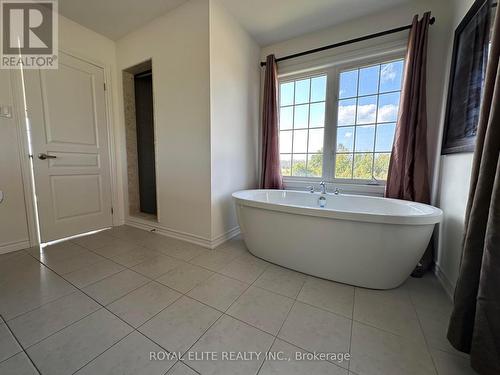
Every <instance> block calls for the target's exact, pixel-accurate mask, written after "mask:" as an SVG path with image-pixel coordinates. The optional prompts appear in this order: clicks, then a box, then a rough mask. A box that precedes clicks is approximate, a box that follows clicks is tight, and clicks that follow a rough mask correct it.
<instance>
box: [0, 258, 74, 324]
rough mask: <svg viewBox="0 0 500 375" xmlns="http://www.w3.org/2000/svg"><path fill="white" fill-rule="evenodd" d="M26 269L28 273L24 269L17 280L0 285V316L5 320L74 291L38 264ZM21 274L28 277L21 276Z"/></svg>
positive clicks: (65, 282) (61, 279)
mask: <svg viewBox="0 0 500 375" xmlns="http://www.w3.org/2000/svg"><path fill="white" fill-rule="evenodd" d="M31 259H32V260H33V261H35V260H34V259H33V258H31ZM35 262H36V261H35ZM37 263H38V262H37ZM27 268H29V271H27V270H26V269H24V270H23V271H21V272H19V277H18V278H17V279H16V278H14V279H13V280H11V282H8V283H5V284H2V287H1V288H0V314H2V315H3V318H4V319H5V320H10V319H12V318H14V317H16V316H18V315H21V314H23V313H26V312H28V311H30V310H33V309H36V308H37V307H39V306H41V305H43V304H45V303H48V302H50V301H54V300H56V299H58V298H60V297H62V296H65V295H67V294H70V293H73V292H75V291H76V289H75V288H74V287H73V286H72V285H71V284H69V283H68V282H67V281H66V280H64V279H63V278H62V277H60V276H59V275H57V274H55V273H54V272H52V271H51V270H49V269H48V268H47V267H45V266H44V265H42V264H40V263H38V266H37V267H31V265H28V266H27ZM23 272H28V273H29V275H26V274H25V275H24V276H22V274H23Z"/></svg>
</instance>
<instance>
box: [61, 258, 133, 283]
mask: <svg viewBox="0 0 500 375" xmlns="http://www.w3.org/2000/svg"><path fill="white" fill-rule="evenodd" d="M124 269H125V267H124V266H122V265H120V264H117V263H115V262H113V261H111V260H108V259H105V260H102V261H100V262H97V263H95V264H92V265H90V266H87V267H84V268H82V269H79V270H77V271H74V272H70V273H67V274H65V275H64V278H65V279H66V280H68V281H69V282H71V283H72V284H73V285H75V286H77V287H78V288H83V287H85V286H87V285H90V284H93V283H95V282H97V281H99V280H102V279H105V278H106V277H108V276H111V275H114V274H116V273H118V272H120V271H123V270H124Z"/></svg>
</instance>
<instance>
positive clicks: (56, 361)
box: [27, 309, 132, 375]
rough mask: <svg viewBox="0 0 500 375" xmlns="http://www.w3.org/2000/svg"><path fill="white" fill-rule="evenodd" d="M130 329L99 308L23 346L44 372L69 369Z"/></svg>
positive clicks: (55, 373)
mask: <svg viewBox="0 0 500 375" xmlns="http://www.w3.org/2000/svg"><path fill="white" fill-rule="evenodd" d="M131 331H132V329H131V328H130V327H129V326H128V325H127V324H125V323H123V322H122V321H121V320H120V319H118V318H117V317H115V316H113V315H112V314H111V313H109V312H108V311H106V310H104V309H101V310H99V311H96V312H95V313H93V314H91V315H89V316H87V317H86V318H84V319H82V320H80V321H78V322H76V323H75V324H73V325H71V326H69V327H66V328H65V329H63V330H62V331H59V332H58V333H56V334H54V335H52V336H50V337H49V338H47V339H45V340H43V341H41V342H39V343H38V344H36V345H34V346H32V347H31V348H29V349H28V350H27V352H28V354H29V356H30V357H31V359H32V360H33V362H34V363H35V364H36V366H37V367H38V368H39V369H40V371H41V372H42V373H44V374H50V375H58V374H68V373H70V374H71V373H73V372H75V371H76V370H78V369H79V368H81V367H82V366H84V365H85V364H87V363H88V362H89V361H91V360H92V359H94V358H95V357H97V356H98V355H99V354H101V353H102V352H104V351H105V350H106V349H108V348H109V347H111V346H112V345H113V344H115V343H116V342H118V341H119V340H121V339H122V338H123V337H125V336H126V335H127V334H129V333H130V332H131Z"/></svg>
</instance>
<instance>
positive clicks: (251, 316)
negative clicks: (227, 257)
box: [227, 287, 293, 335]
mask: <svg viewBox="0 0 500 375" xmlns="http://www.w3.org/2000/svg"><path fill="white" fill-rule="evenodd" d="M292 305H293V300H292V299H291V298H288V297H284V296H282V295H279V294H275V293H272V292H269V291H267V290H264V289H260V288H257V287H250V288H248V289H247V290H246V292H245V293H243V294H242V295H241V296H240V297H239V298H238V299H237V300H236V302H235V303H234V304H233V305H232V306H231V307H230V309H229V310H228V312H227V314H229V315H231V316H234V317H235V318H237V319H240V320H243V321H244V322H246V323H248V324H250V325H252V326H254V327H257V328H260V329H261V330H263V331H266V332H268V333H270V334H272V335H276V334H277V333H278V330H279V329H280V328H281V325H282V324H283V322H284V321H285V318H286V316H287V314H288V312H289V311H290V308H291V307H292Z"/></svg>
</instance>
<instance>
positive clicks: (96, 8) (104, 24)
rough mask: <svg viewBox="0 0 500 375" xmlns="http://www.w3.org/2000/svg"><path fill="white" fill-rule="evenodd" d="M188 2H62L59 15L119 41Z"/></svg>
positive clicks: (115, 0)
mask: <svg viewBox="0 0 500 375" xmlns="http://www.w3.org/2000/svg"><path fill="white" fill-rule="evenodd" d="M186 1H187V0H59V13H61V14H62V15H63V16H65V17H68V18H69V19H71V20H73V21H75V22H77V23H79V24H80V25H83V26H85V27H87V28H89V29H91V30H94V31H96V32H98V33H99V34H102V35H105V36H107V37H108V38H110V39H114V40H116V39H120V38H121V37H122V36H124V35H126V34H128V33H129V32H131V31H134V30H136V29H138V28H139V27H141V26H143V25H145V24H147V23H148V22H149V21H151V20H153V19H154V18H156V17H159V16H161V15H162V14H165V13H167V12H168V11H170V10H172V9H174V8H175V7H177V6H179V5H180V4H182V3H184V2H186Z"/></svg>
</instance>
